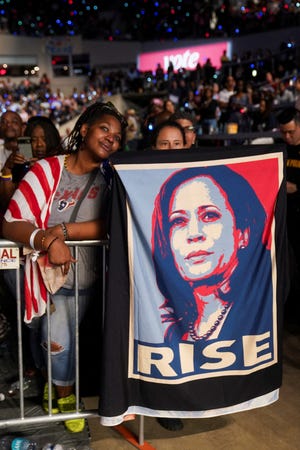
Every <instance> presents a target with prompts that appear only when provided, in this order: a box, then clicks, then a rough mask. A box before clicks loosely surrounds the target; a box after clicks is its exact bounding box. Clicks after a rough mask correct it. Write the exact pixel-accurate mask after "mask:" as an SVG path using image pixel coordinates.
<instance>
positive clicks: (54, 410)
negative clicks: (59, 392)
mask: <svg viewBox="0 0 300 450" xmlns="http://www.w3.org/2000/svg"><path fill="white" fill-rule="evenodd" d="M48 400H49V386H48V383H46V384H45V386H44V393H43V410H44V411H45V412H46V413H48V412H49V404H48ZM51 413H52V414H58V413H59V409H58V405H57V399H56V392H55V387H54V386H53V385H52V409H51Z"/></svg>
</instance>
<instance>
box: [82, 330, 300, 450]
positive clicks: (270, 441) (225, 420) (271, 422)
mask: <svg viewBox="0 0 300 450" xmlns="http://www.w3.org/2000/svg"><path fill="white" fill-rule="evenodd" d="M84 401H85V404H86V407H87V408H88V409H89V408H92V409H93V408H96V407H97V398H96V397H88V398H85V399H84ZM88 424H89V429H90V434H91V441H90V447H91V449H93V450H123V449H124V450H129V449H132V448H134V447H135V445H134V443H130V442H128V441H126V439H125V438H124V437H122V436H121V434H119V432H118V431H117V430H116V429H114V428H106V427H103V426H101V425H100V423H99V419H98V418H90V419H88ZM126 428H127V429H128V430H129V431H130V432H132V433H133V434H135V435H138V432H139V418H137V419H136V420H134V421H132V422H127V423H126ZM144 438H145V443H144V445H143V446H140V447H138V445H136V447H137V448H141V449H145V450H150V449H157V450H177V449H178V450H198V449H199V450H200V449H201V450H216V449H218V450H227V449H228V450H270V449H272V450H294V449H295V450H296V449H300V332H299V329H295V328H294V329H293V328H291V327H286V329H285V335H284V361H283V385H282V388H281V389H280V398H279V401H277V402H276V403H274V404H272V405H270V406H267V407H264V408H259V409H255V410H251V411H248V412H243V413H237V414H232V415H226V416H222V417H217V418H210V419H186V420H185V421H184V428H183V430H182V431H178V432H171V431H167V430H165V429H163V428H162V427H161V426H160V425H159V424H158V423H157V422H156V420H155V419H154V418H150V417H145V418H144ZM135 442H136V443H138V440H136V441H135Z"/></svg>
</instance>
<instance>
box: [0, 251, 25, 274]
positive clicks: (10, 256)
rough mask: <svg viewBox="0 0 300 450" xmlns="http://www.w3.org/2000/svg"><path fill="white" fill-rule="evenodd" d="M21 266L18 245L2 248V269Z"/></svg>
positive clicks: (0, 256) (0, 263)
mask: <svg viewBox="0 0 300 450" xmlns="http://www.w3.org/2000/svg"><path fill="white" fill-rule="evenodd" d="M19 266H20V258H19V248H18V247H5V248H0V270H1V269H18V267H19Z"/></svg>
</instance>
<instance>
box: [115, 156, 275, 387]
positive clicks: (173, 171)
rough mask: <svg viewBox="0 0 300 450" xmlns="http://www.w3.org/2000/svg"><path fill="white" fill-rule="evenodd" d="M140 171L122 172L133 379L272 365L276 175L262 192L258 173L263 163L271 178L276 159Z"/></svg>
mask: <svg viewBox="0 0 300 450" xmlns="http://www.w3.org/2000/svg"><path fill="white" fill-rule="evenodd" d="M143 169H144V170H143V171H142V172H140V173H137V172H136V171H135V170H134V169H133V170H132V171H124V172H123V171H122V170H121V171H120V177H121V179H122V182H124V183H125V184H126V190H127V198H128V207H127V214H128V236H129V239H128V242H129V246H128V247H129V248H128V253H129V270H130V274H131V275H130V280H131V281H130V283H131V293H132V294H131V323H132V327H130V329H131V336H130V339H131V340H132V347H131V348H132V354H131V355H130V364H129V370H131V372H130V376H132V377H133V378H141V379H144V380H147V379H148V380H149V381H155V382H160V380H163V381H164V382H166V380H168V382H169V383H182V382H184V381H186V380H193V379H199V378H207V377H215V376H218V375H222V376H223V375H225V376H226V375H237V374H239V375H240V374H245V375H246V374H248V373H252V372H255V371H257V370H260V369H261V368H264V367H267V366H269V365H272V364H274V363H275V362H276V361H277V347H276V342H275V339H274V336H275V333H276V331H277V330H276V320H275V314H276V308H275V306H274V305H275V303H276V289H275V285H276V267H275V265H272V254H273V252H274V242H273V234H272V233H273V232H272V227H273V226H274V217H273V212H274V205H275V202H276V197H277V194H278V186H279V184H280V180H279V175H278V176H277V178H276V177H275V179H276V181H275V182H273V183H271V184H270V185H269V189H268V192H262V191H261V190H260V182H259V178H258V175H259V176H261V173H262V172H261V171H262V169H263V173H264V176H268V173H270V174H271V173H272V174H273V175H272V176H273V179H274V171H275V173H277V174H279V168H278V161H277V160H276V158H275V159H269V160H267V161H264V162H262V161H257V162H255V161H253V158H252V159H251V158H249V160H247V159H246V158H245V160H244V161H243V162H242V163H241V162H239V164H236V165H235V164H231V165H230V164H227V165H225V164H221V163H220V162H219V163H218V164H213V163H209V164H208V163H207V161H206V162H205V163H202V164H201V163H199V162H198V163H194V164H192V165H190V166H189V167H186V164H177V165H176V166H174V165H172V167H168V166H167V164H165V165H164V166H163V167H161V166H158V167H157V168H154V167H149V168H148V167H147V166H145V167H144V168H143ZM245 174H247V176H245ZM139 177H142V179H140V180H139ZM247 178H248V179H247ZM133 179H135V183H134V184H135V189H134V188H133V184H132V183H133ZM250 179H251V182H250V181H249V180H250ZM270 179H271V178H270ZM131 184H132V188H131ZM137 185H138V186H139V190H138V192H137V190H136V186H137Z"/></svg>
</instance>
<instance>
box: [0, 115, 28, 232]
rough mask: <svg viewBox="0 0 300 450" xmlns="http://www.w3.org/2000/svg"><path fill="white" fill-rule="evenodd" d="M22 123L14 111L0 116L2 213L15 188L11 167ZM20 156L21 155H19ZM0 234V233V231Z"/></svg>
mask: <svg viewBox="0 0 300 450" xmlns="http://www.w3.org/2000/svg"><path fill="white" fill-rule="evenodd" d="M24 126H25V125H24V124H23V121H22V118H21V116H20V115H19V114H18V113H17V112H15V111H6V112H5V113H3V114H2V116H1V117H0V138H1V139H2V142H1V143H0V171H1V172H0V214H1V217H2V215H3V214H4V212H5V210H6V207H7V199H9V198H10V197H11V194H12V193H13V192H14V190H15V185H14V183H13V181H12V168H13V166H14V164H15V162H16V159H17V155H16V153H17V150H18V138H19V137H21V136H22V135H23V131H24ZM21 158H22V157H21ZM0 235H1V233H0Z"/></svg>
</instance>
